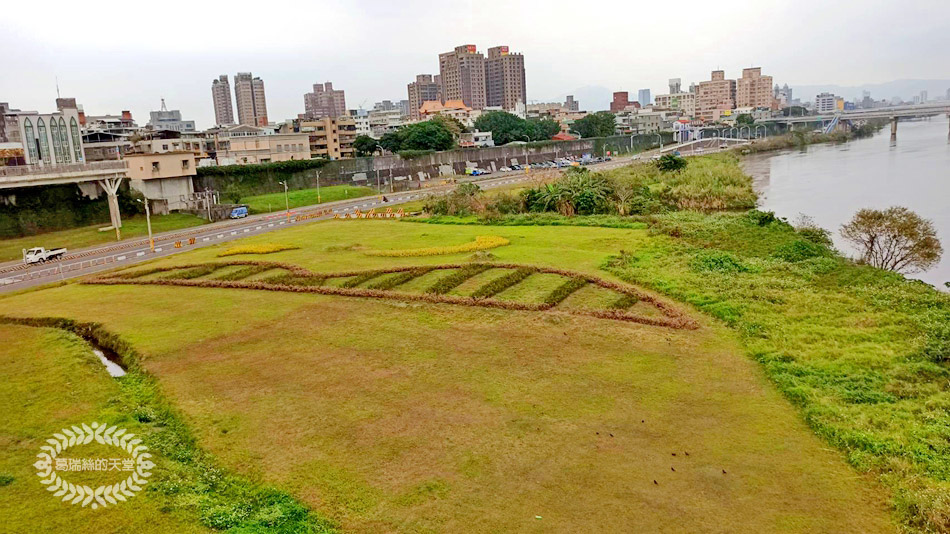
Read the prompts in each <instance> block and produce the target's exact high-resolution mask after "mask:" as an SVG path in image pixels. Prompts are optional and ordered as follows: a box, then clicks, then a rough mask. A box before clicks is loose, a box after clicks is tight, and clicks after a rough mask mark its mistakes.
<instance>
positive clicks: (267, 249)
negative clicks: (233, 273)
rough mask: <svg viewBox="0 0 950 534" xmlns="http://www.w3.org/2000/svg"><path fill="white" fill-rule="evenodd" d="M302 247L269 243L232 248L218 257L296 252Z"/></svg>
mask: <svg viewBox="0 0 950 534" xmlns="http://www.w3.org/2000/svg"><path fill="white" fill-rule="evenodd" d="M298 248H300V247H293V246H290V245H278V244H275V243H267V244H264V245H240V246H237V247H231V248H229V249H227V250H225V251H224V252H221V253H220V254H218V257H219V258H220V257H222V256H234V255H236V254H272V253H274V252H280V251H282V250H294V249H298Z"/></svg>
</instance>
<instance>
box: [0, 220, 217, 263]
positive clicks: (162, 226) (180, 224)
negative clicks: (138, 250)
mask: <svg viewBox="0 0 950 534" xmlns="http://www.w3.org/2000/svg"><path fill="white" fill-rule="evenodd" d="M207 222H208V221H206V220H205V219H202V218H201V217H197V216H195V215H189V214H187V213H171V214H168V215H154V216H152V233H153V234H158V233H161V232H170V231H172V230H181V229H184V228H191V227H192V226H199V225H202V224H206V223H207ZM105 226H109V223H108V222H105V223H102V224H97V225H95V226H84V227H82V228H72V229H70V230H59V231H56V232H47V233H44V234H38V235H32V236H25V237H15V238H12V239H2V240H0V262H2V261H10V260H20V259H23V252H22V251H23V249H30V248H33V247H45V248H61V247H66V248H67V249H69V250H78V249H81V248H85V247H91V246H94V245H102V244H106V243H114V242H115V230H107V231H103V232H100V231H99V229H100V228H103V227H105ZM147 236H148V228H147V227H146V221H145V215H136V216H134V217H127V218H123V219H122V239H123V240H125V239H136V238H142V237H147Z"/></svg>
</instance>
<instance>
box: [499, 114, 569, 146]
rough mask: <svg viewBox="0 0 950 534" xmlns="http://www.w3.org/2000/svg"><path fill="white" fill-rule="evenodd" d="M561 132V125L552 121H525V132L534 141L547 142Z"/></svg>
mask: <svg viewBox="0 0 950 534" xmlns="http://www.w3.org/2000/svg"><path fill="white" fill-rule="evenodd" d="M560 131H561V125H560V124H559V123H558V122H557V121H555V120H552V119H540V120H538V119H529V120H527V121H525V132H526V133H527V135H528V138H529V139H531V140H532V141H547V140H549V139H551V138H552V137H554V136H555V135H557V134H558V132H560ZM493 135H494V134H493Z"/></svg>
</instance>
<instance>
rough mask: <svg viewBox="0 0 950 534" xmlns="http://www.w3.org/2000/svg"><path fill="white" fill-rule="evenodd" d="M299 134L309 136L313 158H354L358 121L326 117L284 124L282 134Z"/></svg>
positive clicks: (350, 118) (347, 118)
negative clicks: (290, 132)
mask: <svg viewBox="0 0 950 534" xmlns="http://www.w3.org/2000/svg"><path fill="white" fill-rule="evenodd" d="M285 131H286V132H289V131H293V132H298V133H300V134H304V135H306V136H307V146H308V147H309V150H310V157H311V158H326V159H341V158H352V157H354V155H355V154H354V150H353V141H355V140H356V135H357V133H356V120H354V119H353V118H352V117H336V118H333V117H324V118H322V119H318V120H296V121H291V122H289V123H284V125H283V126H281V132H285Z"/></svg>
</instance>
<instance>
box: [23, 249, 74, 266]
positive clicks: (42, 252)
mask: <svg viewBox="0 0 950 534" xmlns="http://www.w3.org/2000/svg"><path fill="white" fill-rule="evenodd" d="M65 254H66V249H65V248H54V249H45V248H43V247H33V248H31V249H30V250H25V251H23V263H26V264H27V265H32V264H34V263H44V262H47V261H52V260H58V259H59V258H62V257H63V255H65Z"/></svg>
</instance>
